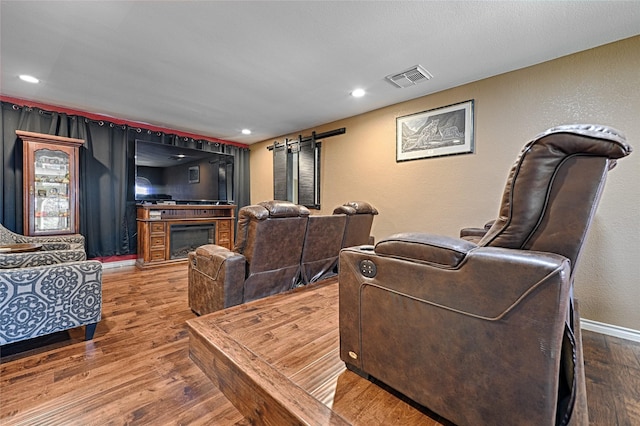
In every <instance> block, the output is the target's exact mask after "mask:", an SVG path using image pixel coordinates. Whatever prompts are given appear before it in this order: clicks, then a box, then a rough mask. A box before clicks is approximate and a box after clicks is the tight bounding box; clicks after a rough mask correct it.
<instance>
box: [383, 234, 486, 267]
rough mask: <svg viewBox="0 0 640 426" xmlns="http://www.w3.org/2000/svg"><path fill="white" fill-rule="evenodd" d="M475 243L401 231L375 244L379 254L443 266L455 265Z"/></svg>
mask: <svg viewBox="0 0 640 426" xmlns="http://www.w3.org/2000/svg"><path fill="white" fill-rule="evenodd" d="M476 247H477V245H476V244H474V243H472V242H469V241H465V240H461V239H458V238H451V237H446V236H442V235H434V234H426V233H401V234H395V235H392V236H390V237H388V238H385V239H383V240H381V241H380V242H378V244H376V248H375V252H376V254H378V255H379V256H389V257H398V258H403V259H411V260H416V261H419V262H427V263H432V264H436V265H441V266H444V267H447V266H448V267H456V266H458V265H459V264H460V262H461V261H462V260H463V259H464V258H465V256H466V255H467V253H468V252H469V250H472V249H474V248H476Z"/></svg>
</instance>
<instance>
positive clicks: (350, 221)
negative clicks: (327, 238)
mask: <svg viewBox="0 0 640 426" xmlns="http://www.w3.org/2000/svg"><path fill="white" fill-rule="evenodd" d="M333 214H344V215H347V223H346V225H345V230H344V238H343V240H342V247H353V246H360V245H366V244H371V243H373V238H372V237H371V226H372V225H373V217H374V216H375V215H377V214H378V210H376V208H375V207H373V206H372V205H371V204H369V203H367V202H364V201H350V202H348V203H345V204H343V205H342V206H339V207H336V208H335V209H334V210H333Z"/></svg>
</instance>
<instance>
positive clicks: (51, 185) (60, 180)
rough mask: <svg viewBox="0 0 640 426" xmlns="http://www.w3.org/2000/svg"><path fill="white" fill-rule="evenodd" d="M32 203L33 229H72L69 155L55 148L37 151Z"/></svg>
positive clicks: (64, 230)
mask: <svg viewBox="0 0 640 426" xmlns="http://www.w3.org/2000/svg"><path fill="white" fill-rule="evenodd" d="M33 170H34V182H33V192H32V206H33V207H34V212H33V215H34V231H35V232H36V233H37V232H50V231H57V232H69V231H70V230H71V221H70V218H69V212H70V208H71V206H70V204H69V194H70V187H69V184H70V180H69V179H70V157H69V153H67V152H64V151H59V150H52V149H44V148H43V149H38V150H36V151H35V152H34V167H33Z"/></svg>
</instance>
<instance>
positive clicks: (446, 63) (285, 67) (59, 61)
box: [0, 0, 640, 144]
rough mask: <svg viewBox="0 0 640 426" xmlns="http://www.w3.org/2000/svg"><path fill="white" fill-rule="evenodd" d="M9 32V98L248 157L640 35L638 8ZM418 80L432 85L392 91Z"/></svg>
mask: <svg viewBox="0 0 640 426" xmlns="http://www.w3.org/2000/svg"><path fill="white" fill-rule="evenodd" d="M0 16H1V21H0V24H1V27H0V30H1V33H0V36H1V45H0V60H1V80H0V84H1V86H0V93H1V94H2V95H5V96H9V97H18V98H22V99H25V100H31V101H35V102H40V103H45V104H49V105H56V106H61V107H66V108H71V109H78V110H82V111H86V112H91V113H96V114H105V115H111V116H114V117H117V118H120V119H126V120H132V121H138V122H143V123H149V124H152V125H154V126H160V127H166V128H170V129H175V130H181V131H185V132H190V133H196V134H200V135H204V136H211V137H216V138H221V139H225V140H230V141H235V142H240V143H246V144H250V143H254V142H258V141H262V140H266V139H270V138H275V137H277V136H281V135H286V134H291V133H294V132H297V131H300V130H302V129H306V128H312V127H314V126H317V125H319V124H323V123H328V122H331V121H333V120H337V119H341V118H345V117H350V116H354V115H357V114H361V113H364V112H367V111H371V110H374V109H377V108H380V107H383V106H387V105H392V104H395V103H399V102H403V101H406V100H409V99H414V98H417V97H420V96H424V95H427V94H430V93H434V92H438V91H441V90H444V89H447V88H451V87H455V86H459V85H461V84H464V83H468V82H472V81H477V80H479V79H483V78H486V77H490V76H493V75H497V74H501V73H504V72H508V71H512V70H516V69H519V68H523V67H526V66H529V65H533V64H537V63H540V62H544V61H548V60H551V59H554V58H557V57H560V56H564V55H568V54H571V53H575V52H578V51H582V50H585V49H589V48H592V47H596V46H599V45H602V44H606V43H609V42H613V41H616V40H620V39H623V38H627V37H631V36H634V35H637V34H640V3H638V2H634V1H630V2H621V1H604V2H600V1H499V2H493V1H446V2H445V1H411V2H405V1H62V2H59V1H6V0H1V1H0ZM417 64H420V65H422V66H423V67H425V68H426V69H427V70H428V71H429V72H430V73H431V74H433V78H432V79H431V80H429V81H426V82H424V83H420V84H418V85H415V86H412V87H410V88H406V89H398V88H395V87H394V86H392V85H391V84H390V83H389V82H387V81H385V76H387V75H389V74H393V73H397V72H401V71H404V70H405V69H407V68H409V67H411V66H414V65H417ZM19 74H31V75H34V76H36V77H38V78H40V79H41V83H40V84H38V85H32V84H29V83H25V82H22V81H21V80H19V79H18V78H17V76H18V75H19ZM356 87H361V88H364V89H365V90H366V91H367V95H366V96H365V97H364V98H353V97H351V96H350V95H349V93H350V92H351V91H352V90H353V89H354V88H356ZM245 127H248V128H250V129H252V130H253V134H252V135H250V136H245V135H242V134H241V133H240V130H241V129H243V128H245Z"/></svg>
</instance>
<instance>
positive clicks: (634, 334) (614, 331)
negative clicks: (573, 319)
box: [580, 318, 640, 342]
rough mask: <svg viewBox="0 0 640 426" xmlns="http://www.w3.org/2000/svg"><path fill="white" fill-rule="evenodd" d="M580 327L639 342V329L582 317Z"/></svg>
mask: <svg viewBox="0 0 640 426" xmlns="http://www.w3.org/2000/svg"><path fill="white" fill-rule="evenodd" d="M580 328H581V329H582V330H588V331H593V332H594V333H600V334H606V335H607V336H613V337H618V338H620V339H626V340H633V341H634V342H640V331H638V330H633V329H631V328H624V327H619V326H617V325H612V324H605V323H603V322H598V321H592V320H588V319H584V318H580Z"/></svg>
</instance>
